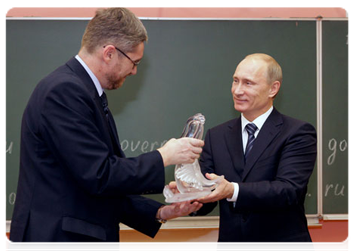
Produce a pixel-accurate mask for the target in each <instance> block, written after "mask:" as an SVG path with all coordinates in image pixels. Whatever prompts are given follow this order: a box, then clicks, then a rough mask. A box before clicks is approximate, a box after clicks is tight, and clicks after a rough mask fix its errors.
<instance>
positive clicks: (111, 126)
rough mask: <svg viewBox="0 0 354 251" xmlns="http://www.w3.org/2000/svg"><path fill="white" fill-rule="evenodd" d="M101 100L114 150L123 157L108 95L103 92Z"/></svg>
mask: <svg viewBox="0 0 354 251" xmlns="http://www.w3.org/2000/svg"><path fill="white" fill-rule="evenodd" d="M100 99H101V103H102V107H103V111H104V113H105V115H106V120H107V123H108V128H109V135H110V136H111V141H112V145H113V148H114V152H115V153H116V154H117V155H119V156H121V155H123V152H122V151H121V150H120V148H119V147H118V144H119V143H118V142H119V138H118V133H117V132H116V129H115V123H114V121H113V116H112V114H111V112H110V110H109V109H108V100H107V96H106V93H104V92H103V94H102V95H101V97H100Z"/></svg>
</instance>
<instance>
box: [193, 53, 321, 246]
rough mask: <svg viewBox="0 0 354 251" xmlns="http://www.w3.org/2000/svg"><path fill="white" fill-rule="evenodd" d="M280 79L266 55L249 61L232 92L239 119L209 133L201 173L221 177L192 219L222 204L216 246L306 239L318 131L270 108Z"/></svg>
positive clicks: (236, 76) (239, 72) (241, 67)
mask: <svg viewBox="0 0 354 251" xmlns="http://www.w3.org/2000/svg"><path fill="white" fill-rule="evenodd" d="M281 82H282V71H281V67H280V66H279V64H278V63H277V62H276V61H275V60H274V59H273V58H272V57H271V56H269V55H266V54H252V55H249V56H247V57H246V58H245V59H244V60H243V61H241V63H240V64H239V65H238V66H237V68H236V71H235V73H234V75H233V84H232V88H231V92H232V96H233V100H234V107H235V109H236V110H237V111H239V112H241V116H240V117H239V118H237V119H233V120H231V121H228V122H226V123H223V124H221V125H218V126H216V127H214V128H212V129H210V130H209V131H208V132H207V133H206V137H205V146H204V148H203V152H202V154H201V158H200V165H201V168H202V171H203V173H205V174H206V176H207V177H208V178H209V179H214V178H216V177H218V176H219V175H224V178H225V179H224V180H223V181H222V182H221V183H220V185H219V186H218V187H217V188H216V189H215V190H214V192H212V193H211V194H210V195H208V196H206V197H204V198H201V199H199V200H198V201H199V202H202V203H209V204H205V205H204V206H203V207H202V208H201V209H200V210H199V211H198V212H197V214H199V215H203V214H206V213H208V212H210V211H211V210H212V209H213V208H214V207H215V206H216V204H217V202H216V201H219V203H220V204H219V206H220V229H219V241H221V242H237V241H245V242H258V241H261V242H285V241H301V242H308V241H311V237H310V235H309V232H308V228H307V220H306V216H305V210H304V200H305V195H306V191H307V184H308V181H309V178H310V176H311V173H312V171H313V168H314V165H315V161H316V155H317V150H316V149H317V148H316V141H317V140H316V131H315V129H314V127H313V126H312V125H310V124H308V123H306V122H303V121H300V120H297V119H294V118H290V117H288V116H285V115H282V114H281V113H279V112H278V111H277V110H276V109H275V108H274V107H273V100H274V98H275V96H276V95H277V93H278V91H279V88H280V85H281ZM248 124H251V125H248Z"/></svg>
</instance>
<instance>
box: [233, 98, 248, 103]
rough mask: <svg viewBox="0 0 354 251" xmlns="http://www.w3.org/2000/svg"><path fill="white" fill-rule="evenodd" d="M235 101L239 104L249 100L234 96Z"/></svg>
mask: <svg viewBox="0 0 354 251" xmlns="http://www.w3.org/2000/svg"><path fill="white" fill-rule="evenodd" d="M234 102H235V103H237V104H244V103H246V102H247V100H246V99H239V98H235V97H234Z"/></svg>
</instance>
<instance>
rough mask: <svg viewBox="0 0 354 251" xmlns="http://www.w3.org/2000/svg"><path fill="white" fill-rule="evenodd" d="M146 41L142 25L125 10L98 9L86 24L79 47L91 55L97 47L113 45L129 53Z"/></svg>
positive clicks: (146, 37) (145, 33)
mask: <svg viewBox="0 0 354 251" xmlns="http://www.w3.org/2000/svg"><path fill="white" fill-rule="evenodd" d="M147 40H148V36H147V32H146V29H145V27H144V25H143V23H142V22H141V21H140V20H139V18H137V17H136V16H135V15H134V13H132V12H131V11H130V10H128V9H126V8H108V9H99V10H97V12H96V15H95V16H94V17H93V18H92V19H91V21H90V22H89V23H88V25H87V27H86V30H85V33H84V35H83V37H82V41H81V47H85V48H86V50H87V51H88V52H89V53H92V52H93V51H94V50H95V49H96V48H97V47H100V46H105V45H107V44H113V45H115V46H116V47H118V48H119V49H121V50H123V51H125V52H131V51H133V50H134V48H135V47H136V46H137V45H139V44H140V43H142V42H145V41H147Z"/></svg>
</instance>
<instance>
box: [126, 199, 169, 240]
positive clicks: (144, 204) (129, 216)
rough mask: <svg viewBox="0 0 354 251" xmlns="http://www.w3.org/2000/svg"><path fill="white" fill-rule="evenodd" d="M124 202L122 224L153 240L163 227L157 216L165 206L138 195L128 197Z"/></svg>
mask: <svg viewBox="0 0 354 251" xmlns="http://www.w3.org/2000/svg"><path fill="white" fill-rule="evenodd" d="M124 200H125V201H124V202H125V203H122V205H123V206H124V210H123V214H122V217H121V218H122V223H124V224H125V225H127V226H129V227H131V228H134V229H135V230H137V231H139V232H141V233H143V234H146V235H147V236H150V237H151V238H153V237H154V236H155V235H156V233H157V232H158V230H159V229H160V227H161V223H159V222H157V221H156V214H157V210H158V209H159V208H160V207H161V206H162V205H163V204H161V203H159V202H157V201H154V200H151V199H148V198H145V197H142V196H138V195H130V196H126V197H125V198H124Z"/></svg>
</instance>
